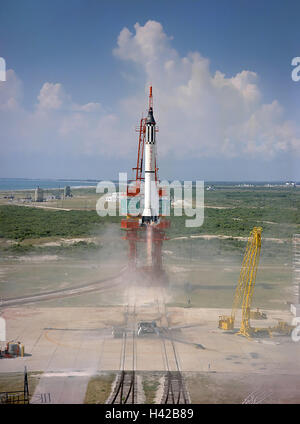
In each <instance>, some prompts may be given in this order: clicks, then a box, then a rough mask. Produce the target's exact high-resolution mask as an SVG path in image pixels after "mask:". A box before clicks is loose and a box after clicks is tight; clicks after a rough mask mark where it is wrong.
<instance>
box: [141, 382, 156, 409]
mask: <svg viewBox="0 0 300 424" xmlns="http://www.w3.org/2000/svg"><path fill="white" fill-rule="evenodd" d="M158 387H159V381H158V380H157V378H156V377H153V376H147V377H144V378H143V390H144V394H145V403H147V404H151V403H154V401H155V396H156V392H157V389H158Z"/></svg>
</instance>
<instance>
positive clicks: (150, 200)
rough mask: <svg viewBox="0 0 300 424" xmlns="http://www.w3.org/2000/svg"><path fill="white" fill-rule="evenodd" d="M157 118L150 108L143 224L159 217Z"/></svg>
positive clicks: (146, 141) (147, 123)
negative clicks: (156, 176) (156, 169)
mask: <svg viewBox="0 0 300 424" xmlns="http://www.w3.org/2000/svg"><path fill="white" fill-rule="evenodd" d="M155 125H156V122H155V119H154V117H153V109H152V107H150V108H149V112H148V116H147V118H146V135H145V188H144V211H143V215H142V223H143V224H151V223H156V222H157V221H158V217H159V210H158V205H159V201H158V192H157V185H156V181H155V166H156V135H155V132H156V131H155Z"/></svg>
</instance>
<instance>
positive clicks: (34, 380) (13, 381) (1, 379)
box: [0, 371, 42, 398]
mask: <svg viewBox="0 0 300 424" xmlns="http://www.w3.org/2000/svg"><path fill="white" fill-rule="evenodd" d="M41 376H42V372H41V371H34V372H28V388H29V397H30V398H31V397H32V395H33V394H34V391H35V388H36V386H37V385H38V383H39V381H40V378H41ZM23 389H24V373H21V372H16V373H1V374H0V392H13V391H19V390H23Z"/></svg>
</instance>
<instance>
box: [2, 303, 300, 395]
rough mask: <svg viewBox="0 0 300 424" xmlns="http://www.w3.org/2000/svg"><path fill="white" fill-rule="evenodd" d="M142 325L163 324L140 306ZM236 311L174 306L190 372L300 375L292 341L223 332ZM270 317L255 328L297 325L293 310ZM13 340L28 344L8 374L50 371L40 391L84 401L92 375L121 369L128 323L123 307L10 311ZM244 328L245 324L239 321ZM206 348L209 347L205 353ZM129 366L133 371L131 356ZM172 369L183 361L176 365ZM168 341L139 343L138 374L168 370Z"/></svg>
mask: <svg viewBox="0 0 300 424" xmlns="http://www.w3.org/2000/svg"><path fill="white" fill-rule="evenodd" d="M137 311H138V316H137V320H141V319H147V320H148V319H149V320H150V319H157V318H158V317H157V311H155V308H154V307H153V305H151V304H148V305H145V304H143V302H142V299H141V302H140V305H138V310H137ZM222 313H229V310H219V309H206V308H190V309H188V308H186V309H185V308H169V317H170V324H171V326H172V327H176V332H175V331H174V338H175V339H176V340H177V342H176V348H177V351H178V353H179V357H180V365H181V369H182V371H184V372H207V371H208V370H210V371H211V372H216V373H234V374H245V373H248V374H251V375H253V374H257V375H260V374H263V375H274V374H276V375H280V374H282V375H298V376H299V379H300V343H295V342H293V341H292V340H291V338H290V337H274V338H272V339H267V338H266V339H255V340H251V341H249V340H246V339H245V338H242V337H239V336H237V335H235V334H229V333H224V332H222V331H221V330H219V329H217V320H218V316H219V314H222ZM267 313H268V316H269V318H268V320H264V321H256V322H255V323H254V322H253V325H255V324H256V325H257V326H267V325H274V324H275V319H276V318H283V319H287V320H290V319H291V315H290V313H289V312H283V311H267ZM2 316H3V317H5V319H6V323H7V336H8V339H9V340H21V341H22V342H23V343H24V344H25V350H26V354H27V355H28V356H25V357H24V358H17V359H2V360H1V361H0V372H17V371H23V369H24V365H27V367H28V369H29V370H30V371H44V375H43V377H42V378H41V380H40V383H39V385H38V388H37V390H36V392H37V393H41V392H45V393H48V392H50V393H51V398H52V402H53V403H64V402H65V403H71V402H73V403H81V402H83V398H84V394H85V389H86V385H87V382H88V380H89V378H90V376H92V375H95V374H97V372H99V371H111V370H115V371H117V370H119V369H120V359H121V358H120V352H121V343H122V341H121V339H115V338H113V337H112V335H111V328H112V326H114V325H121V324H122V322H123V319H124V317H123V307H122V306H120V307H110V308H104V307H102V308H100V307H98V308H92V307H90V308H71V307H70V308H55V309H53V308H45V307H44V308H36V307H32V306H27V307H23V308H21V307H20V308H7V309H6V310H4V312H3V315H2ZM237 324H238V322H237ZM197 344H201V345H202V346H203V347H204V348H205V349H199V348H197V347H196V345H197ZM125 365H126V367H127V368H128V369H130V368H131V360H130V358H128V361H127V362H126V364H125ZM170 365H171V367H175V364H174V363H172V360H171V363H170ZM165 369H166V368H165V364H164V361H163V354H162V343H161V340H160V339H159V338H158V337H157V336H153V337H145V338H139V339H138V340H137V370H139V371H152V370H156V371H165Z"/></svg>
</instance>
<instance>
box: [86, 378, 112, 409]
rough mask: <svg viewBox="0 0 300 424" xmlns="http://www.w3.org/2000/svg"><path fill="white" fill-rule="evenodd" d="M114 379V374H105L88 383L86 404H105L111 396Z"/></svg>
mask: <svg viewBox="0 0 300 424" xmlns="http://www.w3.org/2000/svg"><path fill="white" fill-rule="evenodd" d="M114 378H115V375H114V374H103V375H101V376H98V377H93V378H92V379H91V380H90V381H89V383H88V386H87V390H86V394H85V400H84V403H87V404H89V403H92V404H95V403H98V404H99V403H100V404H103V403H105V401H106V400H107V398H108V396H109V395H110V392H111V386H112V383H113V381H114Z"/></svg>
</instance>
